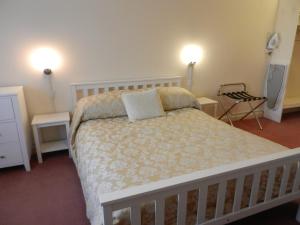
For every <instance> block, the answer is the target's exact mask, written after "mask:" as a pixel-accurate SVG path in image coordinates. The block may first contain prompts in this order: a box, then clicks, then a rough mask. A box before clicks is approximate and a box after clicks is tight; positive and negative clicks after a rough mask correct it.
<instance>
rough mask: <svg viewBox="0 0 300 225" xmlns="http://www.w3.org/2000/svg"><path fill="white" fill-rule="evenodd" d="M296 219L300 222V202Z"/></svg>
mask: <svg viewBox="0 0 300 225" xmlns="http://www.w3.org/2000/svg"><path fill="white" fill-rule="evenodd" d="M296 221H297V222H298V223H300V204H299V205H298V209H297V215H296Z"/></svg>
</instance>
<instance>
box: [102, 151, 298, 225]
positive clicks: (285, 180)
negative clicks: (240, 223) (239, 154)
mask: <svg viewBox="0 0 300 225" xmlns="http://www.w3.org/2000/svg"><path fill="white" fill-rule="evenodd" d="M299 161H300V148H298V149H293V150H288V151H285V152H280V153H276V154H272V155H268V156H265V157H261V158H257V159H253V160H248V161H242V162H237V163H233V164H229V165H225V166H220V167H217V168H213V169H208V170H203V171H199V172H195V173H191V174H187V175H183V176H179V177H174V178H171V179H167V180H162V181H158V182H153V183H150V184H146V185H141V186H136V187H132V188H128V189H125V190H122V191H117V192H112V193H108V194H104V195H102V196H101V197H100V199H101V205H102V207H103V219H104V221H103V222H104V225H112V223H113V217H112V213H113V211H115V210H119V209H124V208H129V209H130V220H131V224H132V225H140V224H141V205H142V204H143V203H147V202H155V224H156V225H163V224H164V223H165V199H166V198H168V197H170V196H173V195H176V196H177V198H178V200H177V224H178V225H185V224H186V223H187V222H186V217H187V200H188V198H187V196H188V192H189V191H192V190H197V191H198V200H197V204H198V207H197V219H196V224H198V225H200V224H225V223H228V222H232V221H235V220H238V219H240V218H243V217H246V216H249V215H252V214H255V213H258V212H260V211H263V210H266V209H269V208H272V207H275V206H277V205H280V204H283V203H286V202H289V201H291V200H294V199H297V198H299V197H300V192H299V184H300V162H299ZM278 171H280V181H279V187H278V192H277V194H274V192H275V177H276V176H277V175H276V174H277V173H278ZM263 173H264V174H267V176H266V179H267V181H266V185H265V191H264V195H263V198H262V200H260V201H258V192H259V189H260V182H261V179H260V178H261V176H262V174H263ZM247 176H252V181H251V185H250V195H249V201H248V204H247V206H246V207H242V197H243V192H244V191H245V190H244V185H245V179H246V177H247ZM232 180H234V181H235V187H234V197H233V204H232V209H231V211H230V212H229V213H228V212H227V213H225V212H224V208H225V200H226V192H227V185H228V182H230V181H232ZM288 184H289V185H288ZM211 185H217V187H218V190H217V201H216V204H215V212H214V217H213V218H209V219H208V218H206V209H207V199H208V187H209V186H211Z"/></svg>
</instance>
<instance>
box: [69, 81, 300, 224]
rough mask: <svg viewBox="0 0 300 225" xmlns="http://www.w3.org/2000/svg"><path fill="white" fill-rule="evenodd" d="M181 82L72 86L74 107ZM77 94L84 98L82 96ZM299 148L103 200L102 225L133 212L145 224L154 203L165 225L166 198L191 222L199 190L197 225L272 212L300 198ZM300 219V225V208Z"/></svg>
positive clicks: (299, 216) (134, 220) (133, 217)
mask: <svg viewBox="0 0 300 225" xmlns="http://www.w3.org/2000/svg"><path fill="white" fill-rule="evenodd" d="M180 84H181V77H178V76H177V77H166V78H155V79H143V80H125V81H105V82H90V83H77V84H72V85H71V88H72V93H73V104H75V103H76V102H77V101H78V99H79V98H80V97H82V96H88V95H94V94H98V93H100V92H107V91H111V90H114V89H140V88H144V87H151V86H152V87H155V86H180ZM78 92H81V94H79V95H78ZM294 163H295V164H296V165H297V172H296V176H295V178H294V180H293V188H292V191H291V192H289V193H286V189H287V183H288V179H289V176H290V169H291V166H292V165H293V164H294ZM277 168H283V175H282V178H281V183H280V190H279V195H278V196H277V197H275V198H272V193H273V187H274V183H275V174H276V170H277ZM262 171H268V181H267V185H266V191H265V197H264V201H263V202H260V203H257V194H258V191H259V185H260V184H259V183H260V176H261V173H262ZM248 175H253V182H252V186H251V194H250V200H249V206H248V207H247V208H243V209H242V208H241V201H242V195H243V187H244V180H245V177H246V176H248ZM232 179H236V186H235V195H234V203H233V209H232V212H231V213H228V214H226V215H225V214H224V205H225V196H226V186H227V182H228V181H230V180H232ZM213 184H218V192H217V195H218V197H217V203H216V210H215V216H214V218H213V219H210V220H208V221H207V220H206V218H205V214H206V200H207V195H208V192H207V190H208V186H210V185H213ZM299 185H300V148H297V149H292V150H287V151H284V152H280V153H276V154H272V155H268V156H264V157H260V158H256V159H251V160H247V161H241V162H237V163H232V164H228V165H224V166H220V167H216V168H212V169H208V170H202V171H198V172H194V173H191V174H186V175H182V176H178V177H173V178H170V179H166V180H161V181H157V182H153V183H149V184H146V185H141V186H136V187H131V188H128V189H124V190H121V191H116V192H112V193H108V194H103V195H102V196H100V201H101V205H102V209H103V219H104V221H103V224H104V225H112V223H113V218H112V213H113V211H115V210H119V209H124V208H130V217H131V224H132V225H140V224H141V210H140V209H141V204H143V203H146V202H155V225H163V224H164V212H165V210H164V209H165V199H166V198H167V197H170V196H173V195H177V196H178V209H177V224H178V225H184V224H185V223H186V210H187V209H186V208H187V207H186V205H187V193H188V192H189V191H191V190H198V191H199V198H198V210H197V223H196V224H198V225H200V224H205V225H206V224H207V225H208V224H225V223H229V222H232V221H235V220H238V219H241V218H244V217H247V216H249V215H253V214H256V213H258V212H261V211H264V210H266V209H270V208H272V207H275V206H278V205H280V204H284V203H287V202H290V201H293V200H296V199H298V198H300V189H299ZM296 220H297V221H298V222H300V208H298V212H297V216H296Z"/></svg>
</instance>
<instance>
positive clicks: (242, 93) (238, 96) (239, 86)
mask: <svg viewBox="0 0 300 225" xmlns="http://www.w3.org/2000/svg"><path fill="white" fill-rule="evenodd" d="M230 88H232V89H233V88H234V89H235V90H236V91H228V90H229V89H230ZM218 97H219V100H220V103H221V106H222V108H223V110H224V113H223V114H222V115H221V116H220V117H219V120H221V119H222V118H223V117H224V116H226V117H227V119H228V121H229V122H230V124H231V126H233V123H232V119H231V116H232V115H233V114H232V113H231V110H232V109H233V108H235V107H236V106H237V105H238V104H239V103H243V102H245V103H248V105H249V107H250V111H249V112H247V113H246V115H244V116H243V117H242V118H241V119H240V120H243V119H245V118H246V117H247V116H249V115H250V114H251V113H252V114H253V115H254V117H255V119H256V121H257V124H258V126H259V128H260V129H261V130H262V129H263V128H262V125H261V122H260V120H259V118H258V116H257V114H256V112H255V110H256V109H257V108H258V107H260V106H261V105H262V104H264V103H265V102H266V101H267V98H266V97H256V96H253V95H250V94H249V93H248V92H247V87H246V84H245V83H232V84H223V85H221V86H220V89H219V91H218ZM224 97H227V98H230V99H232V100H234V103H233V104H232V105H231V106H230V107H229V108H228V109H227V110H226V109H225V106H224V103H223V100H224V99H223V98H224ZM254 101H260V102H259V103H258V104H257V105H256V106H253V105H252V104H251V102H254Z"/></svg>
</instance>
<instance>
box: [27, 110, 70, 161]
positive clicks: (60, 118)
mask: <svg viewBox="0 0 300 225" xmlns="http://www.w3.org/2000/svg"><path fill="white" fill-rule="evenodd" d="M69 123H70V115H69V112H63V113H52V114H43V115H36V116H34V117H33V120H32V123H31V125H32V129H33V135H34V141H35V146H36V153H37V157H38V161H39V163H42V162H43V158H42V153H46V152H53V151H59V150H65V149H68V150H69V156H70V155H71V153H70V146H69V130H70V126H69ZM62 125H63V126H64V127H65V129H66V137H67V138H66V139H65V140H60V141H51V142H43V140H42V138H41V132H40V128H45V127H53V126H62Z"/></svg>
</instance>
